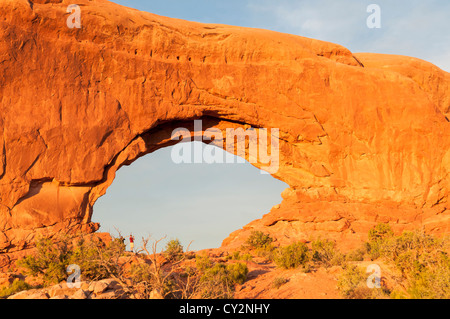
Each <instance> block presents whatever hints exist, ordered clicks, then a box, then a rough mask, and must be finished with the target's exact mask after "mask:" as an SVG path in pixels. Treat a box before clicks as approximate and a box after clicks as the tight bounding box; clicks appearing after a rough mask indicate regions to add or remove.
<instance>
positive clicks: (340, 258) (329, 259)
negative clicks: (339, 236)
mask: <svg viewBox="0 0 450 319" xmlns="http://www.w3.org/2000/svg"><path fill="white" fill-rule="evenodd" d="M311 256H312V257H311V259H312V261H313V262H314V263H315V264H317V265H320V266H324V267H326V268H328V267H331V266H339V265H342V264H343V263H344V262H345V256H344V255H343V254H342V253H341V252H339V251H338V250H337V249H336V243H335V242H334V241H330V240H328V239H326V240H322V239H317V240H315V241H313V242H312V243H311Z"/></svg>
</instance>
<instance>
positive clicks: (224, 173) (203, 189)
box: [93, 0, 450, 250]
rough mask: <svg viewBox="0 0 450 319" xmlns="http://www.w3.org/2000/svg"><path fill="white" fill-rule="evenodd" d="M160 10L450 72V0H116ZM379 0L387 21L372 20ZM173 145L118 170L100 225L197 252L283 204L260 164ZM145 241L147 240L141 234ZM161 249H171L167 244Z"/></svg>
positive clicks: (98, 213)
mask: <svg viewBox="0 0 450 319" xmlns="http://www.w3.org/2000/svg"><path fill="white" fill-rule="evenodd" d="M113 2H115V3H118V4H121V5H124V6H127V7H132V8H136V9H139V10H142V11H148V12H152V13H155V14H159V15H163V16H168V17H173V18H179V19H185V20H190V21H197V22H204V23H218V24H229V25H236V26H243V27H253V28H261V29H269V30H274V31H279V32H284V33H290V34H296V35H301V36H305V37H310V38H315V39H320V40H324V41H329V42H333V43H338V44H341V45H343V46H345V47H347V48H348V49H350V50H351V51H352V52H355V53H356V52H374V53H387V54H399V55H407V56H413V57H417V58H421V59H424V60H427V61H429V62H432V63H434V64H435V65H437V66H438V67H440V68H442V69H443V70H445V71H447V72H449V71H450V32H449V30H450V19H449V18H448V13H449V12H450V1H448V0H427V1H423V0H396V1H392V0H370V1H369V0H339V1H337V0H314V1H313V0H279V1H274V0H272V1H269V0H229V1H219V0H165V1H154V0H120V1H119V0H116V1H113ZM370 4H377V5H379V7H380V8H381V28H374V29H370V28H368V27H367V23H366V21H367V18H368V17H369V15H370V14H371V13H370V12H369V13H368V12H367V7H368V6H369V5H370ZM170 152H171V148H165V149H161V150H159V151H157V152H155V153H152V154H149V155H147V156H145V157H143V158H141V159H139V160H137V161H136V162H134V163H133V164H132V165H131V166H129V167H123V168H121V169H120V170H119V171H118V172H117V176H116V180H115V181H114V182H113V184H112V185H111V187H110V188H109V189H108V191H107V193H106V195H105V196H103V197H102V198H100V199H99V200H98V201H97V203H96V204H95V206H94V215H93V221H95V222H100V223H101V225H102V227H101V229H100V231H106V232H111V233H112V234H117V232H116V231H115V227H117V228H118V229H120V230H121V232H122V234H123V235H129V234H130V232H133V234H134V235H135V237H136V238H137V239H139V238H140V237H142V236H144V237H146V236H148V235H152V238H154V239H158V238H159V237H161V236H163V235H167V238H168V239H172V238H179V239H180V240H181V241H182V244H183V245H185V246H186V245H187V244H188V243H189V242H190V241H191V240H194V242H193V244H192V246H191V248H192V249H194V250H197V249H203V248H213V247H218V246H220V243H221V241H222V240H223V239H224V238H226V237H227V236H228V235H229V233H230V232H232V231H234V230H236V229H239V228H241V227H242V226H244V225H245V224H247V223H248V222H250V221H252V220H254V219H257V218H260V217H262V215H263V214H266V213H268V212H269V210H270V208H271V207H272V206H273V205H276V204H278V203H279V202H281V197H280V193H281V192H282V191H283V190H284V189H285V188H286V187H287V185H286V184H285V183H283V182H281V181H278V180H276V179H274V178H273V177H271V176H270V175H261V174H260V172H259V170H258V169H257V168H255V167H253V166H252V165H251V164H249V163H246V164H212V165H208V164H181V165H177V164H174V163H173V161H172V160H171V158H170ZM137 244H138V245H139V244H140V242H139V240H138V243H137ZM161 248H162V247H161Z"/></svg>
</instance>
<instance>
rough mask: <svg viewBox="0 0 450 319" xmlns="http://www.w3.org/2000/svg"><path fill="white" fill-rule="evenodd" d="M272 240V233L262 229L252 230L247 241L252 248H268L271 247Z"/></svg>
mask: <svg viewBox="0 0 450 319" xmlns="http://www.w3.org/2000/svg"><path fill="white" fill-rule="evenodd" d="M272 242H273V239H272V237H270V235H268V234H265V233H263V232H261V231H252V232H251V234H250V236H249V237H248V238H247V240H246V242H245V243H246V245H247V246H248V247H249V248H250V249H267V248H270V247H271V244H272Z"/></svg>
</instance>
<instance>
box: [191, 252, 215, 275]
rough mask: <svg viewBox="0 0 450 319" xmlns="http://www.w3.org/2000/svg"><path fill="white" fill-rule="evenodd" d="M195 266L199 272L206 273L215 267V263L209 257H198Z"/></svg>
mask: <svg viewBox="0 0 450 319" xmlns="http://www.w3.org/2000/svg"><path fill="white" fill-rule="evenodd" d="M195 265H196V267H197V269H198V270H200V271H201V272H205V271H207V270H208V269H210V268H212V266H214V262H213V261H212V260H211V259H210V258H209V256H208V255H196V256H195Z"/></svg>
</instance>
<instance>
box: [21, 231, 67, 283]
mask: <svg viewBox="0 0 450 319" xmlns="http://www.w3.org/2000/svg"><path fill="white" fill-rule="evenodd" d="M36 250H37V253H36V254H35V255H28V256H26V257H24V258H23V259H21V260H19V261H18V262H17V266H18V267H23V268H24V269H25V270H26V272H27V273H28V274H30V275H32V276H38V275H41V276H42V277H43V280H44V282H45V284H48V285H49V284H52V283H59V282H60V281H62V280H64V279H65V278H66V277H67V273H66V268H67V266H68V265H69V257H70V248H69V241H68V240H67V238H62V239H61V240H52V239H50V238H41V239H39V240H38V241H37V244H36Z"/></svg>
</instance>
